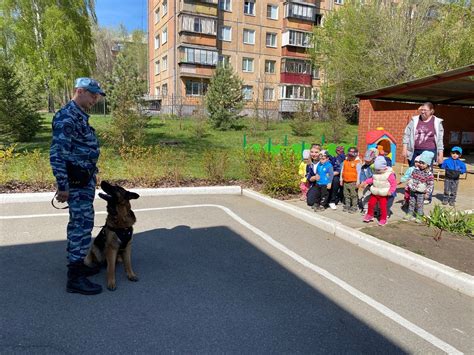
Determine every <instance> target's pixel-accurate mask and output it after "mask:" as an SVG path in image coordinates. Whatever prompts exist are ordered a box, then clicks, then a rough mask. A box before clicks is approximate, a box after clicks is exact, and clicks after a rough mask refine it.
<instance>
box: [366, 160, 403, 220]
mask: <svg viewBox="0 0 474 355" xmlns="http://www.w3.org/2000/svg"><path fill="white" fill-rule="evenodd" d="M374 170H375V171H374V175H373V176H372V177H371V178H369V179H367V180H365V181H364V182H363V183H362V185H363V186H362V187H365V186H367V185H372V186H371V187H370V193H371V196H370V199H369V206H368V210H367V214H366V215H365V216H364V219H363V221H364V222H366V223H369V222H372V221H373V220H374V211H375V206H376V205H377V203H378V204H379V209H380V218H379V222H378V223H379V225H380V226H384V225H386V224H387V201H388V198H389V197H390V196H391V195H392V194H393V193H394V192H395V190H396V189H397V179H396V177H395V174H394V173H393V171H392V168H391V167H387V161H386V160H385V158H384V157H383V156H378V157H377V158H376V159H375V162H374Z"/></svg>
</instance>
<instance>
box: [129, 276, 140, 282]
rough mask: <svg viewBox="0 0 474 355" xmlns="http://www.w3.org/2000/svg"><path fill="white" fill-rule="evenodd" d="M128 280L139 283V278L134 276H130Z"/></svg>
mask: <svg viewBox="0 0 474 355" xmlns="http://www.w3.org/2000/svg"><path fill="white" fill-rule="evenodd" d="M128 279H129V280H130V281H133V282H137V281H138V276H137V275H135V274H133V275H130V276H128Z"/></svg>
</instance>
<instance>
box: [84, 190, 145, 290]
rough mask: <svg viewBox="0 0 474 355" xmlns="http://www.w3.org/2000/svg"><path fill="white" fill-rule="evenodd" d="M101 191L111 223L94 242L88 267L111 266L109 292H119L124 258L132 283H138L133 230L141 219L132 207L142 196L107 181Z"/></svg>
mask: <svg viewBox="0 0 474 355" xmlns="http://www.w3.org/2000/svg"><path fill="white" fill-rule="evenodd" d="M100 187H101V188H102V190H103V191H104V192H105V194H104V193H99V196H100V197H101V198H103V199H104V200H106V201H107V219H106V221H105V226H104V227H103V228H102V230H101V231H100V233H99V234H98V235H97V237H96V238H95V239H94V242H93V244H92V246H91V248H90V250H89V253H88V254H87V256H86V258H85V260H84V263H85V264H86V265H87V266H91V267H93V266H96V265H98V266H101V265H104V263H107V288H108V289H109V290H110V291H115V289H116V283H115V266H116V263H117V259H118V258H120V257H121V258H122V260H123V264H124V267H125V272H126V273H127V277H128V279H129V280H130V281H138V277H137V275H135V273H134V272H133V270H132V237H133V227H132V226H133V225H134V224H135V222H136V220H137V219H136V217H135V214H134V213H133V211H132V208H131V206H130V200H135V199H137V198H139V197H140V195H138V194H137V193H135V192H130V191H127V190H125V189H124V188H123V187H121V186H118V185H111V184H109V183H108V182H106V181H102V182H101V184H100Z"/></svg>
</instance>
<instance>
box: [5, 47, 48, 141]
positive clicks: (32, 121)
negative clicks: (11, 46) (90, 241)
mask: <svg viewBox="0 0 474 355" xmlns="http://www.w3.org/2000/svg"><path fill="white" fill-rule="evenodd" d="M27 98H28V97H27V96H26V95H25V93H24V92H23V90H22V89H21V86H20V81H19V80H18V78H17V76H16V74H15V72H14V70H13V67H12V66H11V65H9V64H8V63H7V62H6V60H5V59H4V58H3V57H2V56H0V138H1V140H2V141H29V140H31V139H32V138H33V137H34V136H35V134H36V133H37V132H38V131H39V129H40V127H41V116H40V115H39V114H38V113H36V112H35V111H34V110H33V109H32V108H31V106H30V105H29V103H28V100H27Z"/></svg>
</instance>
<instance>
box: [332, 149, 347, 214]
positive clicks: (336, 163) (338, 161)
mask: <svg viewBox="0 0 474 355" xmlns="http://www.w3.org/2000/svg"><path fill="white" fill-rule="evenodd" d="M345 159H346V155H345V154H344V147H343V146H342V145H339V146H337V147H336V156H335V157H331V158H330V160H331V164H332V168H333V170H334V177H333V178H332V184H331V192H330V197H329V207H330V208H331V209H333V210H335V209H337V207H336V205H337V204H338V203H339V201H342V198H343V196H342V189H341V186H340V185H339V183H340V178H341V167H342V164H343V163H344V160H345Z"/></svg>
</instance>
